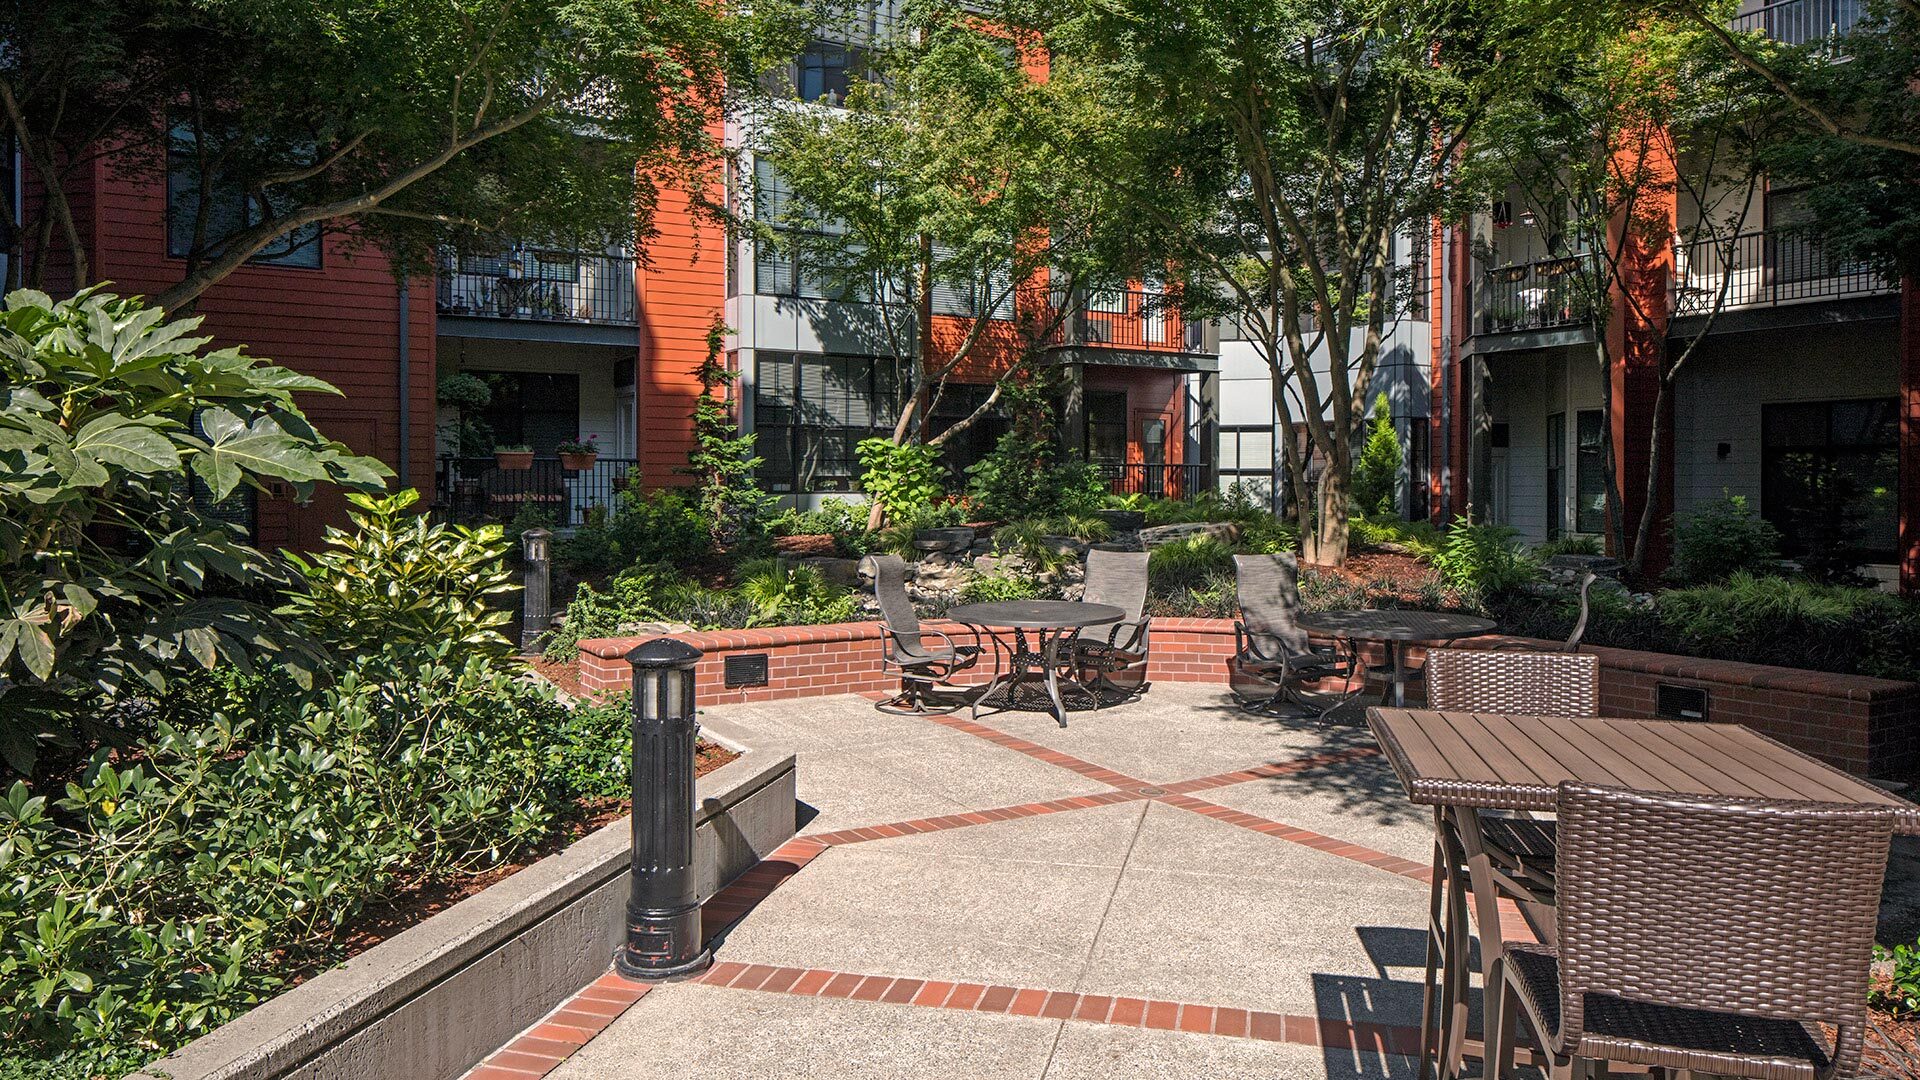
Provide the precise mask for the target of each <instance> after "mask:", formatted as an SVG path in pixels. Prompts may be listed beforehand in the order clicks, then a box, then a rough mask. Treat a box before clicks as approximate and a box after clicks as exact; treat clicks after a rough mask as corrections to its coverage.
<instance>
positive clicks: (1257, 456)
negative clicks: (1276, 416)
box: [1220, 424, 1279, 502]
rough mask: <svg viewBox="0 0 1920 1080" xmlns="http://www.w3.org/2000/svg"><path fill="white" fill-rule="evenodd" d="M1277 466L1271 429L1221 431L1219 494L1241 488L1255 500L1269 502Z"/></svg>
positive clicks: (1261, 427)
mask: <svg viewBox="0 0 1920 1080" xmlns="http://www.w3.org/2000/svg"><path fill="white" fill-rule="evenodd" d="M1278 466H1279V463H1278V462H1276V461H1275V460H1274V445H1273V428H1272V426H1270V425H1265V424H1263V425H1261V426H1259V427H1223V428H1221V429H1220V490H1222V491H1225V490H1227V489H1228V488H1231V487H1232V486H1233V485H1235V484H1240V485H1242V486H1243V487H1245V488H1246V490H1248V491H1250V492H1252V493H1253V494H1254V495H1255V496H1256V497H1258V498H1261V499H1265V500H1267V501H1269V502H1271V501H1272V499H1273V478H1274V475H1275V471H1276V470H1277V468H1278Z"/></svg>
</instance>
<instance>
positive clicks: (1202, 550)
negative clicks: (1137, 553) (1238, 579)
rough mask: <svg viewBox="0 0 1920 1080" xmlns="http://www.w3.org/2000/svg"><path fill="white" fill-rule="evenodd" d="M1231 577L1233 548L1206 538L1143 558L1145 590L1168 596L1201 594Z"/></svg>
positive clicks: (1164, 546) (1180, 542)
mask: <svg viewBox="0 0 1920 1080" xmlns="http://www.w3.org/2000/svg"><path fill="white" fill-rule="evenodd" d="M1232 574H1233V548H1232V547H1230V546H1228V545H1226V544H1223V543H1221V542H1220V541H1218V540H1215V539H1213V538H1212V537H1210V536H1190V537H1187V538H1186V539H1184V540H1175V541H1173V542H1172V543H1170V544H1161V545H1160V546H1159V547H1157V548H1154V549H1153V551H1152V553H1151V554H1149V555H1148V556H1147V582H1148V586H1149V587H1150V588H1153V589H1156V590H1158V591H1160V592H1162V593H1165V594H1168V595H1172V594H1174V593H1179V592H1192V591H1194V590H1204V589H1206V588H1207V587H1209V586H1210V585H1211V584H1212V583H1213V580H1214V579H1216V578H1218V577H1220V576H1221V575H1228V576H1231V575H1232Z"/></svg>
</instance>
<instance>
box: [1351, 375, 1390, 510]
mask: <svg viewBox="0 0 1920 1080" xmlns="http://www.w3.org/2000/svg"><path fill="white" fill-rule="evenodd" d="M1399 478H1400V436H1399V435H1398V434H1397V433H1396V432H1395V431H1394V430H1393V411H1392V410H1391V409H1390V408H1389V407H1388V406H1387V395H1385V394H1381V395H1380V396H1379V398H1378V399H1376V400H1375V401H1374V405H1373V422H1372V423H1371V424H1369V425H1368V427H1367V441H1366V444H1365V445H1363V446H1362V447H1361V448H1360V460H1359V461H1357V462H1355V463H1354V466H1353V505H1354V509H1356V510H1358V511H1359V512H1360V514H1362V515H1367V514H1391V513H1393V493H1394V488H1395V487H1396V486H1397V484H1398V481H1399Z"/></svg>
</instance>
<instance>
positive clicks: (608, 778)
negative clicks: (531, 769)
mask: <svg viewBox="0 0 1920 1080" xmlns="http://www.w3.org/2000/svg"><path fill="white" fill-rule="evenodd" d="M632 750H633V695H632V694H630V693H626V692H622V693H619V694H608V695H605V696H603V697H600V698H597V699H595V700H592V701H583V702H580V703H579V704H577V705H575V706H574V707H573V708H571V709H568V710H567V712H566V716H565V718H564V719H562V720H561V721H560V723H559V725H558V726H557V727H556V728H555V729H554V731H553V735H552V738H551V741H550V743H549V745H548V751H547V754H548V757H547V762H548V764H547V768H548V771H549V773H548V774H549V776H550V777H551V778H552V779H553V780H554V781H555V782H556V783H558V784H559V785H560V787H561V789H562V790H563V791H566V792H568V793H569V794H572V795H575V796H578V797H579V798H582V799H588V800H602V799H624V798H626V797H628V796H629V795H631V794H632V793H633V761H632Z"/></svg>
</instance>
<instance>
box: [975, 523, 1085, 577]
mask: <svg viewBox="0 0 1920 1080" xmlns="http://www.w3.org/2000/svg"><path fill="white" fill-rule="evenodd" d="M1051 524H1052V522H1049V521H1048V520H1047V519H1045V518H1025V519H1022V520H1020V521H1010V522H1008V523H1007V524H1005V525H1002V526H1000V527H999V528H997V529H995V530H993V550H995V551H997V552H1000V553H1001V554H1004V555H1018V556H1020V557H1021V558H1022V559H1024V560H1026V563H1027V565H1028V566H1030V567H1032V568H1033V569H1034V570H1035V571H1037V572H1042V573H1050V572H1055V571H1059V570H1064V569H1065V568H1067V567H1068V566H1071V565H1073V564H1074V563H1076V562H1078V561H1079V559H1080V556H1078V555H1076V554H1075V553H1074V552H1072V551H1071V550H1068V549H1067V548H1066V547H1064V546H1062V545H1059V543H1058V541H1056V540H1055V539H1053V538H1054V537H1057V536H1059V535H1060V534H1059V533H1056V532H1054V531H1053V530H1052V529H1051V528H1049V526H1050V525H1051Z"/></svg>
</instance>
